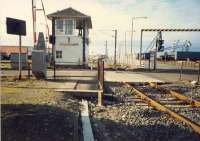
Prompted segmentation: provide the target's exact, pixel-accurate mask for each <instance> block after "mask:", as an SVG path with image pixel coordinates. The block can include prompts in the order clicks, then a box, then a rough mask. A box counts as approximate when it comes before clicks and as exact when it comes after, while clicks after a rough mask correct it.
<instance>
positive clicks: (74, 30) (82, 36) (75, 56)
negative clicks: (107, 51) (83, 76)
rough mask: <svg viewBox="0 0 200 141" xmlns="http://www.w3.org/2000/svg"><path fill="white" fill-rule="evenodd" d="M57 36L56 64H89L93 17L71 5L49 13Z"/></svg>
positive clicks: (54, 52) (53, 33)
mask: <svg viewBox="0 0 200 141" xmlns="http://www.w3.org/2000/svg"><path fill="white" fill-rule="evenodd" d="M47 17H48V18H49V19H50V20H52V35H53V36H55V45H54V46H53V50H52V52H53V56H54V59H55V64H56V65H65V66H87V64H88V55H89V49H88V47H89V29H91V28H92V22H91V17H90V16H87V15H85V14H83V13H81V12H79V11H77V10H75V9H73V8H71V7H69V8H67V9H64V10H61V11H57V12H55V13H52V14H49V15H48V16H47Z"/></svg>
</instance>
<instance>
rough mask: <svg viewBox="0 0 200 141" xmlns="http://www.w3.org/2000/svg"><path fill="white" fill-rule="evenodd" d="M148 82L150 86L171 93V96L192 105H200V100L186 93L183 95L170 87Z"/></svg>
mask: <svg viewBox="0 0 200 141" xmlns="http://www.w3.org/2000/svg"><path fill="white" fill-rule="evenodd" d="M148 84H149V86H150V87H152V88H156V89H158V90H159V91H161V92H165V93H167V94H170V95H171V96H173V97H175V98H177V99H179V100H182V101H184V102H186V103H188V104H190V105H191V106H192V107H200V101H197V100H194V99H190V98H188V97H187V96H184V95H182V94H180V93H178V92H175V91H173V90H168V89H165V88H162V87H160V86H159V85H158V84H157V83H152V82H149V83H148Z"/></svg>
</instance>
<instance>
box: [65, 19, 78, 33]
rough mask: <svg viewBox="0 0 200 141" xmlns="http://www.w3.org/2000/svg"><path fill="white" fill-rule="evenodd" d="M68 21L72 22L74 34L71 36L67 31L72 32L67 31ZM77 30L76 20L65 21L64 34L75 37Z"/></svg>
mask: <svg viewBox="0 0 200 141" xmlns="http://www.w3.org/2000/svg"><path fill="white" fill-rule="evenodd" d="M67 21H72V29H71V30H72V33H71V34H69V32H67V31H70V30H67V29H68V28H67V25H68V24H67ZM75 29H76V21H75V20H74V19H65V20H64V32H65V33H64V34H65V35H68V36H70V35H74V30H75Z"/></svg>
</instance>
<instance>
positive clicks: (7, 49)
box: [0, 45, 29, 59]
mask: <svg viewBox="0 0 200 141" xmlns="http://www.w3.org/2000/svg"><path fill="white" fill-rule="evenodd" d="M21 51H22V53H28V51H29V47H27V46H23V47H22V50H21ZM11 53H19V46H8V45H0V54H1V59H8V58H10V55H11Z"/></svg>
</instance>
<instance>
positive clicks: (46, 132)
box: [1, 80, 80, 141]
mask: <svg viewBox="0 0 200 141" xmlns="http://www.w3.org/2000/svg"><path fill="white" fill-rule="evenodd" d="M47 85H48V84H47V83H46V81H42V80H26V81H14V82H7V81H2V82H1V124H2V125H1V136H2V141H63V140H65V141H71V140H74V138H79V137H77V134H76V132H74V131H75V129H76V128H77V127H76V126H77V122H78V113H79V109H80V105H79V103H78V101H77V100H75V99H73V98H72V97H69V96H68V95H65V94H63V93H58V92H54V91H53V90H52V89H45V88H47V87H48V86H47ZM19 87H21V88H19ZM41 87H42V88H43V89H42V88H41Z"/></svg>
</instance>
